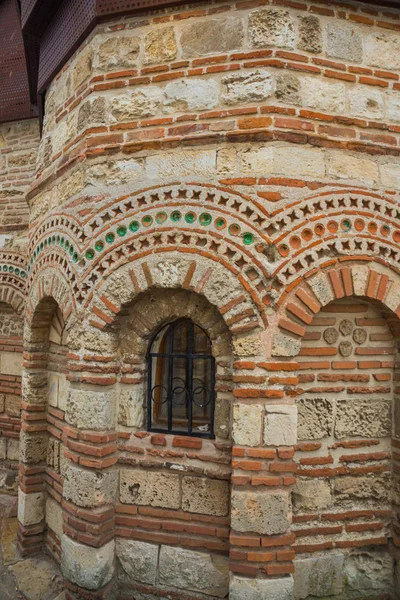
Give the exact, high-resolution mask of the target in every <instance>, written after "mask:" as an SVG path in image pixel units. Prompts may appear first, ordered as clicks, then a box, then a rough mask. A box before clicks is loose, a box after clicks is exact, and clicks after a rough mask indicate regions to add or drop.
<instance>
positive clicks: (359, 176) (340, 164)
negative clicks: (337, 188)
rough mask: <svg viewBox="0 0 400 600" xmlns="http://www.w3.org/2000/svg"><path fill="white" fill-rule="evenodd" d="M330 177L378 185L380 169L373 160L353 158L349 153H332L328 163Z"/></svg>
mask: <svg viewBox="0 0 400 600" xmlns="http://www.w3.org/2000/svg"><path fill="white" fill-rule="evenodd" d="M327 165H328V175H330V176H331V177H335V178H338V179H350V180H356V181H358V182H364V183H368V184H369V185H376V183H377V182H378V181H379V167H378V165H377V163H376V162H375V161H373V160H369V159H367V158H359V157H356V156H351V155H350V154H349V153H348V152H346V153H344V152H331V154H330V159H329V161H328V162H327Z"/></svg>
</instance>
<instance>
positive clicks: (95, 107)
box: [77, 96, 106, 130]
mask: <svg viewBox="0 0 400 600" xmlns="http://www.w3.org/2000/svg"><path fill="white" fill-rule="evenodd" d="M105 116H106V99H105V98H104V97H103V96H99V97H97V98H96V97H94V98H91V99H89V100H87V101H86V102H84V103H83V104H82V106H81V107H80V109H79V113H78V123H77V127H78V130H80V129H85V128H86V127H89V126H92V125H94V124H100V123H103V122H104V120H105Z"/></svg>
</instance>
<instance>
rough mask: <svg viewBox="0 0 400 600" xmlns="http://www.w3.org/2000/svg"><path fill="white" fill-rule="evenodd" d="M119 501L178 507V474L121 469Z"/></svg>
mask: <svg viewBox="0 0 400 600" xmlns="http://www.w3.org/2000/svg"><path fill="white" fill-rule="evenodd" d="M120 501H121V502H122V503H124V504H139V505H141V506H157V507H159V508H180V481H179V475H177V474H175V473H158V472H152V471H139V470H138V469H121V471H120Z"/></svg>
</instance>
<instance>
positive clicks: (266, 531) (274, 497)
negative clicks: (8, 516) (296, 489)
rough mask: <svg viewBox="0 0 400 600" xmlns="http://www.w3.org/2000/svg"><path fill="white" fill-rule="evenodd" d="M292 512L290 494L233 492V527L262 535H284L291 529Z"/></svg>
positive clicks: (236, 529)
mask: <svg viewBox="0 0 400 600" xmlns="http://www.w3.org/2000/svg"><path fill="white" fill-rule="evenodd" d="M290 511H291V506H290V500H289V494H288V493H285V492H273V493H272V492H264V491H263V492H247V491H233V492H232V500H231V527H232V529H234V530H235V531H243V532H244V531H249V532H250V531H251V532H253V533H259V534H262V535H275V534H278V533H284V532H285V531H286V530H287V528H288V527H289V517H290Z"/></svg>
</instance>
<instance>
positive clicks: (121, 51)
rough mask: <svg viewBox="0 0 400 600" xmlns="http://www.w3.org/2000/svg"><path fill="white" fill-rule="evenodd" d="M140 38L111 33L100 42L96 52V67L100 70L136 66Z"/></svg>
mask: <svg viewBox="0 0 400 600" xmlns="http://www.w3.org/2000/svg"><path fill="white" fill-rule="evenodd" d="M139 50H140V39H139V38H138V37H134V36H130V37H127V36H125V35H124V36H117V35H116V34H113V35H112V36H111V37H109V38H108V39H107V40H105V41H104V42H102V43H101V44H100V46H99V49H98V51H97V53H96V59H97V65H96V66H97V68H99V69H101V70H102V71H117V70H120V69H121V70H124V69H132V67H135V66H136V63H137V56H138V53H139Z"/></svg>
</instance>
